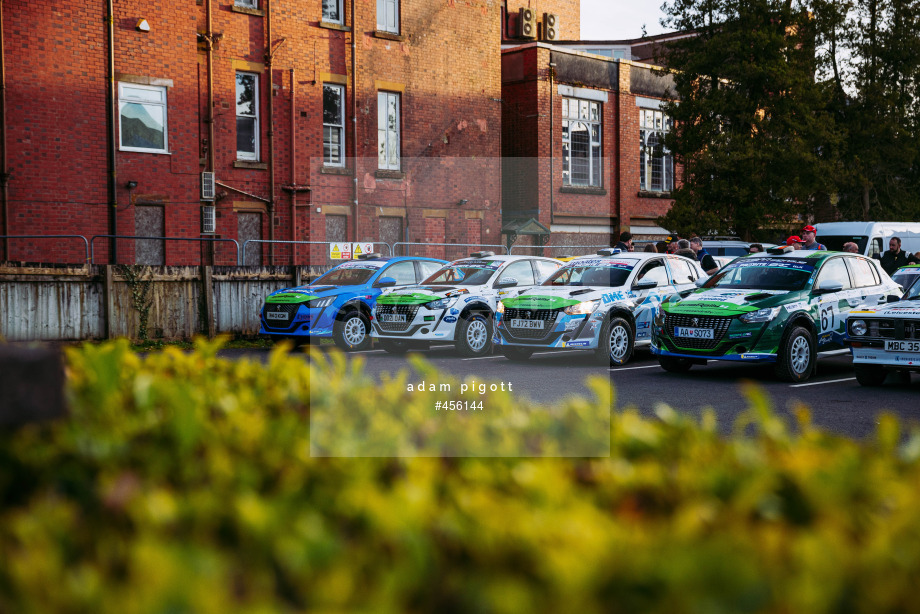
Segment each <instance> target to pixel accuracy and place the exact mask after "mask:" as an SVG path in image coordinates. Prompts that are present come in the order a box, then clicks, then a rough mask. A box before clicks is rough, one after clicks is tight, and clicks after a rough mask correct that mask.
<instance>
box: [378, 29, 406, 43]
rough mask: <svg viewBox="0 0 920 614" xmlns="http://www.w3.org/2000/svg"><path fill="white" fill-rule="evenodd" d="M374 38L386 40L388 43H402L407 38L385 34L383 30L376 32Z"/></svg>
mask: <svg viewBox="0 0 920 614" xmlns="http://www.w3.org/2000/svg"><path fill="white" fill-rule="evenodd" d="M374 36H376V37H377V38H385V39H386V40H388V41H397V42H400V43H401V42H403V41H404V40H406V37H405V36H403V35H402V34H393V33H392V32H384V31H383V30H375V31H374Z"/></svg>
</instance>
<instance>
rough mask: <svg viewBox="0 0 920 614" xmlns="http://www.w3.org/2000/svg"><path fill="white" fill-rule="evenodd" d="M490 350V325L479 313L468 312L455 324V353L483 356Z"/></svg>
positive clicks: (487, 319)
mask: <svg viewBox="0 0 920 614" xmlns="http://www.w3.org/2000/svg"><path fill="white" fill-rule="evenodd" d="M491 350H492V325H491V323H490V322H489V318H488V317H487V316H485V315H483V314H481V313H468V314H466V315H465V316H463V317H461V318H460V322H459V323H458V324H457V353H459V354H460V355H461V356H467V357H476V356H485V355H486V354H488V353H489V352H490V351H491Z"/></svg>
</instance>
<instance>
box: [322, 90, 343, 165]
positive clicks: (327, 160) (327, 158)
mask: <svg viewBox="0 0 920 614" xmlns="http://www.w3.org/2000/svg"><path fill="white" fill-rule="evenodd" d="M326 88H330V89H334V90H336V91H337V92H338V94H339V122H338V123H337V124H329V123H326ZM327 130H338V132H339V145H338V148H339V152H338V161H335V160H334V159H333V157H332V156H328V155H327V153H326V151H327V150H326V148H327V147H332V144H331V142H329V143H328V144H327V141H326V131H327ZM323 166H338V167H344V166H345V86H344V85H338V84H336V83H323Z"/></svg>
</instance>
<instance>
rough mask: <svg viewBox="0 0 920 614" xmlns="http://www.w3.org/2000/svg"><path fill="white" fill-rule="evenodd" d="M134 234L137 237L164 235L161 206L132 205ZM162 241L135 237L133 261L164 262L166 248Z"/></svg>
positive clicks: (146, 262)
mask: <svg viewBox="0 0 920 614" xmlns="http://www.w3.org/2000/svg"><path fill="white" fill-rule="evenodd" d="M134 234H136V235H137V236H139V237H165V236H166V224H165V221H164V213H163V207H152V206H137V207H134ZM163 243H164V242H163V241H155V240H151V239H137V240H136V242H135V246H134V261H135V262H136V263H137V264H155V265H164V264H166V248H165V246H164V245H163Z"/></svg>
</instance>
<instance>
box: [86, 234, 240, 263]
mask: <svg viewBox="0 0 920 614" xmlns="http://www.w3.org/2000/svg"><path fill="white" fill-rule="evenodd" d="M96 239H150V240H152V241H197V242H199V243H201V242H202V241H204V242H212V243H217V242H223V243H233V244H234V245H236V264H237V266H239V264H240V244H239V243H237V242H236V239H209V238H207V237H199V238H197V239H193V238H190V237H139V236H134V235H94V236H93V237H92V238H91V239H90V240H89V253H90V256H89V262H90V264H96V246H95V245H94V241H95V240H96Z"/></svg>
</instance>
